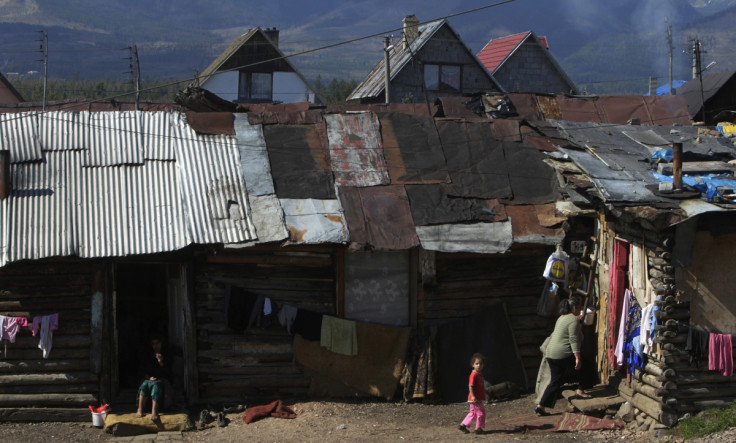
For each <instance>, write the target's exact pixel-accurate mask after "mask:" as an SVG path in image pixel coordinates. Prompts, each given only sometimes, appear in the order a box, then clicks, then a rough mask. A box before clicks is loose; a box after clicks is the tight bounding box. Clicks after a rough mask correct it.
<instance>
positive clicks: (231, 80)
mask: <svg viewBox="0 0 736 443" xmlns="http://www.w3.org/2000/svg"><path fill="white" fill-rule="evenodd" d="M195 83H196V85H197V86H199V87H201V88H203V89H205V90H207V91H209V92H211V93H213V94H215V95H216V96H217V97H219V98H221V99H223V100H226V101H228V102H232V103H297V102H308V103H312V104H315V103H319V98H318V97H317V95H316V94H315V92H314V90H313V89H312V87H311V86H310V85H309V82H308V81H307V80H306V79H305V78H304V77H303V76H302V75H301V74H300V73H299V71H298V70H297V69H296V68H295V67H294V65H293V64H292V63H291V61H289V58H288V57H286V56H285V55H284V54H283V53H282V52H281V50H280V49H279V31H278V29H275V28H271V29H261V28H253V29H251V30H249V31H248V32H246V33H245V34H243V35H241V36H240V37H238V38H237V39H235V41H233V42H232V43H231V44H230V46H228V48H227V49H225V51H223V53H222V54H220V55H219V56H218V57H217V58H216V59H215V60H214V61H213V62H212V63H211V64H210V65H209V66H208V67H207V68H206V69H205V70H204V71H202V73H201V74H200V75H199V76H198V77H197V80H196V82H195Z"/></svg>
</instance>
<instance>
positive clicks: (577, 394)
mask: <svg viewBox="0 0 736 443" xmlns="http://www.w3.org/2000/svg"><path fill="white" fill-rule="evenodd" d="M572 398H579V399H581V400H587V399H589V398H593V396H592V395H590V394H579V393H577V392H576V393H575V395H573V396H572Z"/></svg>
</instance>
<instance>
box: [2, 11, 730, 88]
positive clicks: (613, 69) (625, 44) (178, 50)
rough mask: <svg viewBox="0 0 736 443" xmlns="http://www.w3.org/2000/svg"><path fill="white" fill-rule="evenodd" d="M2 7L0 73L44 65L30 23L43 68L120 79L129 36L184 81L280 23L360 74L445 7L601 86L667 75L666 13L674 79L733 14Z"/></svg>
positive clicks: (464, 26) (290, 36)
mask: <svg viewBox="0 0 736 443" xmlns="http://www.w3.org/2000/svg"><path fill="white" fill-rule="evenodd" d="M0 5H2V8H0V23H2V26H1V27H0V38H1V39H2V40H1V41H2V42H3V43H4V44H3V46H2V48H3V49H2V50H0V71H1V72H3V73H6V74H7V73H26V72H28V71H39V72H42V71H43V64H42V63H41V62H39V59H41V58H42V53H41V52H40V51H39V39H40V37H41V35H42V34H40V33H39V32H38V31H39V30H43V31H45V32H46V33H47V35H48V71H49V76H51V77H57V78H66V77H74V76H77V77H82V78H93V79H94V78H110V79H123V78H128V77H129V76H130V67H129V63H130V61H129V57H130V52H129V50H128V49H127V48H128V46H130V45H131V44H133V43H134V44H135V45H136V47H137V49H138V54H139V59H140V65H141V73H142V76H143V77H148V78H170V79H177V80H182V81H185V80H187V79H189V78H191V77H193V76H194V75H195V73H196V72H198V71H202V70H203V69H204V68H205V67H207V65H209V63H210V62H211V61H212V60H214V58H215V57H217V55H219V54H220V52H222V51H223V50H224V48H226V47H227V45H228V44H230V42H232V40H234V39H235V38H236V37H237V36H239V35H240V34H242V33H244V32H246V31H247V30H248V29H249V28H251V27H254V26H260V27H264V28H265V27H276V28H278V29H279V30H280V31H281V35H280V46H281V49H282V51H283V52H284V53H285V54H287V55H292V58H291V61H292V63H294V65H295V66H296V67H297V68H298V69H300V70H301V71H302V72H303V73H304V75H305V76H306V77H307V78H309V79H314V78H315V77H316V76H317V75H321V76H322V77H323V78H343V79H361V78H362V77H363V76H364V75H366V74H367V73H368V72H369V71H370V69H371V68H372V67H373V65H374V64H375V63H376V61H378V59H379V58H380V57H381V54H382V37H383V35H387V34H390V35H393V36H395V37H397V38H398V37H399V36H400V34H401V31H400V30H399V28H400V27H401V19H402V18H403V17H405V16H406V15H409V14H416V15H417V17H418V18H419V19H420V20H422V21H427V20H431V19H435V18H440V17H445V16H451V17H450V18H449V19H448V20H449V21H450V24H451V25H452V26H453V28H454V29H455V30H456V31H457V32H458V33H459V34H460V36H461V38H462V39H463V41H465V43H466V44H467V45H468V46H469V47H470V49H471V50H472V51H473V52H477V51H479V50H480V49H481V48H482V47H483V45H485V43H487V42H488V40H489V39H491V38H497V37H502V36H505V35H508V34H512V33H517V32H523V31H527V30H534V32H535V33H536V34H537V35H544V36H546V37H547V38H548V41H549V43H550V50H551V51H552V53H553V55H555V57H556V58H557V59H558V60H559V61H560V62H561V64H562V65H563V67H564V68H565V69H566V70H567V71H568V73H569V74H570V76H571V77H572V79H573V80H574V81H576V82H579V83H580V82H583V83H584V82H587V83H585V85H586V86H585V87H586V88H587V89H588V90H591V91H593V90H600V89H605V86H602V85H609V86H611V87H612V88H613V89H616V88H619V85H622V84H624V83H622V81H624V80H635V81H636V82H640V83H641V84H642V85H646V81H645V79H646V78H647V77H649V76H657V77H660V78H662V79H665V78H666V75H667V67H668V62H667V61H668V50H667V41H666V23H665V17H667V19H668V20H669V22H670V23H671V24H672V27H673V44H674V46H675V50H674V51H673V55H675V62H676V69H675V70H676V72H677V76H676V77H678V78H681V77H682V76H685V75H688V66H689V65H690V64H691V62H690V60H689V59H688V56H687V55H686V54H683V53H682V50H683V49H686V48H687V44H688V40H689V39H690V38H692V37H693V36H698V38H699V39H700V40H701V41H702V42H703V43H704V48H705V49H706V51H707V56H715V55H719V56H721V54H724V55H725V53H726V51H727V50H726V48H728V47H729V46H730V43H731V37H730V35H728V34H727V33H728V32H730V28H731V26H729V22H728V21H727V20H724V19H723V17H724V16H728V17H731V14H733V9H734V8H736V0H609V1H607V2H599V1H590V0H515V1H513V0H512V1H506V2H504V1H503V0H497V1H496V3H495V4H494V3H490V2H486V1H479V0H456V1H453V2H448V1H440V0H402V1H395V0H391V1H389V0H371V1H368V0H351V1H343V0H341V1H337V0H320V1H319V2H303V1H300V0H271V1H269V2H263V1H259V0H218V1H217V2H212V1H211V0H176V1H172V0H65V1H64V2H59V1H57V0H0ZM486 6H489V7H486ZM484 7H485V8H484ZM474 9H475V11H473V12H470V13H467V14H461V15H455V14H458V13H460V12H463V11H468V10H474ZM730 23H733V21H731V22H730ZM369 35H373V37H371V38H365V39H361V37H364V36H369ZM347 41H351V43H348V44H339V43H341V42H347ZM333 45H335V46H333ZM318 48H325V49H322V50H316V49H318ZM729 58H730V57H729ZM729 58H726V57H725V56H724V59H723V60H722V61H721V60H718V66H719V68H723V69H725V68H728V67H731V68H733V66H732V62H730V61H729ZM734 63H736V62H734ZM617 82H618V83H617ZM638 84H639V83H636V84H631V85H628V86H626V88H636V87H639V86H637V85H638ZM642 87H644V86H642Z"/></svg>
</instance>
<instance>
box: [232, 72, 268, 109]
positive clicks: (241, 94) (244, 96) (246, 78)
mask: <svg viewBox="0 0 736 443" xmlns="http://www.w3.org/2000/svg"><path fill="white" fill-rule="evenodd" d="M254 74H265V75H268V77H269V85H268V86H269V91H268V97H267V98H265V97H263V98H261V97H259V98H254V97H253V89H254V88H253V77H254ZM272 101H273V72H258V71H239V73H238V102H239V103H243V102H248V103H270V102H272Z"/></svg>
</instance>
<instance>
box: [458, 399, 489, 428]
mask: <svg viewBox="0 0 736 443" xmlns="http://www.w3.org/2000/svg"><path fill="white" fill-rule="evenodd" d="M474 419H477V421H476V422H475V429H483V428H485V427H486V407H485V406H483V402H482V401H476V402H475V403H470V412H469V413H468V415H467V416H466V417H465V420H463V423H462V424H463V426H465V427H466V428H467V427H468V426H470V424H471V423H473V420H474Z"/></svg>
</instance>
